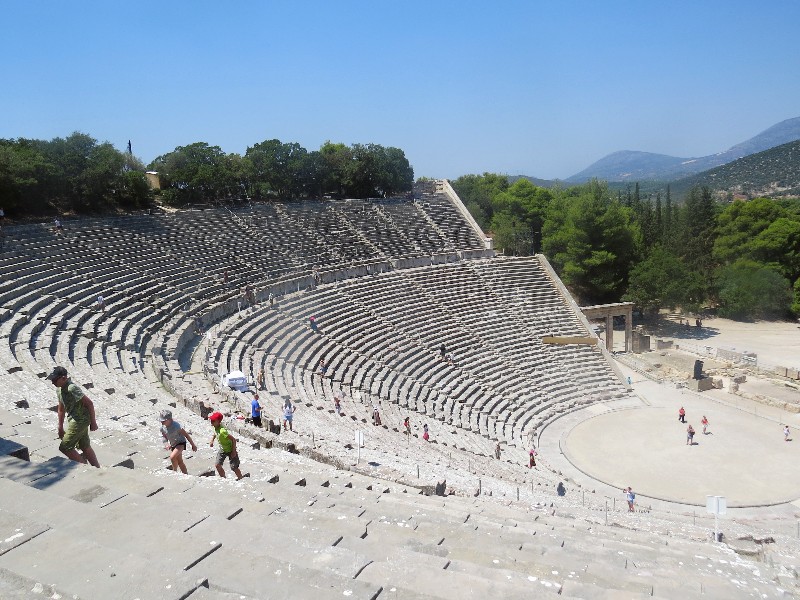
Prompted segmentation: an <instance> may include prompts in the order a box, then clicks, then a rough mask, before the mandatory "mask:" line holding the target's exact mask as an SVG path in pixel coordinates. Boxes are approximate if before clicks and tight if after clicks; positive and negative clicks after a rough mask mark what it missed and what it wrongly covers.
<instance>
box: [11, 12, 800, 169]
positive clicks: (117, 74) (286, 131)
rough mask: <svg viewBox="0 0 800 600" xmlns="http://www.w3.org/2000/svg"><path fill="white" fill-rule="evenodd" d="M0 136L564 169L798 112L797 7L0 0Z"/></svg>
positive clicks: (151, 148) (707, 144)
mask: <svg viewBox="0 0 800 600" xmlns="http://www.w3.org/2000/svg"><path fill="white" fill-rule="evenodd" d="M0 9H2V14H3V27H2V35H0V55H2V57H3V58H2V62H0V65H2V66H0V72H1V73H2V76H3V77H2V86H0V137H4V138H17V137H27V138H39V139H51V138H53V137H62V136H66V135H69V134H70V133H71V132H73V131H82V132H85V133H88V134H90V135H92V136H94V137H95V138H97V139H98V140H100V141H109V142H111V143H113V144H114V145H115V146H116V147H117V148H119V149H124V148H125V146H126V144H127V142H128V139H130V140H132V143H133V151H134V154H136V155H137V156H139V157H140V158H141V159H143V160H144V161H145V162H146V163H147V162H149V161H151V160H152V159H153V158H155V157H156V156H158V155H160V154H163V153H166V152H169V151H171V150H173V149H174V148H175V147H176V146H182V145H186V144H190V143H193V142H198V141H204V142H208V143H209V144H212V145H219V146H221V147H222V149H223V150H224V151H226V152H237V153H244V152H245V150H246V149H247V147H248V146H250V145H253V144H255V143H257V142H261V141H263V140H267V139H272V138H278V139H280V140H281V141H284V142H298V143H300V144H301V145H302V146H304V147H305V148H307V149H309V150H314V149H317V148H319V146H320V145H321V144H322V143H324V142H325V141H326V140H331V141H334V142H343V143H345V144H352V143H369V142H372V143H377V144H382V145H384V146H397V147H399V148H402V149H403V150H404V151H405V153H406V156H407V157H408V159H409V161H410V162H411V164H412V166H413V167H414V171H415V174H416V175H417V176H421V175H426V176H432V177H457V176H459V175H463V174H466V173H482V172H484V171H493V172H500V173H507V174H510V175H515V174H526V175H532V176H536V177H544V178H555V177H560V178H564V177H567V176H569V175H572V174H574V173H576V172H577V171H580V170H581V169H583V168H584V167H586V166H588V165H589V164H590V163H592V162H594V161H595V160H597V159H599V158H601V157H603V156H605V155H606V154H608V153H610V152H614V151H616V150H623V149H625V150H645V151H649V152H660V153H665V154H672V155H677V156H702V155H706V154H711V153H714V152H717V151H721V150H725V149H727V148H728V147H730V146H732V145H734V144H736V143H738V142H740V141H743V140H745V139H747V138H749V137H751V136H753V135H755V134H757V133H759V132H760V131H762V130H764V129H766V128H767V127H770V126H771V125H773V124H775V123H777V122H779V121H782V120H784V119H788V118H792V117H796V116H800V48H798V43H797V42H798V37H797V36H798V27H800V2H797V1H796V0H789V1H786V0H762V1H761V2H752V1H737V0H729V1H719V2H717V1H706V0H693V1H685V2H684V1H669V2H650V1H647V0H646V1H644V2H642V1H641V0H639V1H636V2H613V1H605V2H601V1H599V0H597V1H586V2H578V1H575V2H572V1H569V0H564V1H546V0H540V1H535V0H528V1H522V0H520V1H518V2H513V1H511V2H502V1H500V2H468V1H465V0H460V1H457V2H437V1H435V0H428V1H427V2H418V1H408V0H404V1H398V0H392V1H385V0H368V1H366V0H365V1H346V0H340V1H338V2H337V1H335V0H329V1H319V2H302V1H299V0H297V1H290V0H284V1H283V2H267V1H261V2H256V1H251V2H246V1H237V2H222V1H216V2H205V1H197V0H193V1H191V2H189V1H183V2H181V1H166V2H165V1H161V2H147V1H142V0H137V1H135V2H117V1H115V0H110V1H109V0H105V1H104V2H96V1H85V2H44V1H40V0H2V2H0Z"/></svg>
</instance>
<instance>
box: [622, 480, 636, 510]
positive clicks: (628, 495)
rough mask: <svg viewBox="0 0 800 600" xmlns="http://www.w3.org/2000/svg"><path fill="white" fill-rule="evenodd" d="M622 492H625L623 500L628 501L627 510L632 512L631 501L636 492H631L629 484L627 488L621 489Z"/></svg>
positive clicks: (634, 498)
mask: <svg viewBox="0 0 800 600" xmlns="http://www.w3.org/2000/svg"><path fill="white" fill-rule="evenodd" d="M622 491H623V493H624V494H625V500H627V501H628V512H634V510H633V503H634V501H635V500H636V494H634V493H633V490H632V489H631V486H628V489H627V490H626V489H625V488H623V489H622Z"/></svg>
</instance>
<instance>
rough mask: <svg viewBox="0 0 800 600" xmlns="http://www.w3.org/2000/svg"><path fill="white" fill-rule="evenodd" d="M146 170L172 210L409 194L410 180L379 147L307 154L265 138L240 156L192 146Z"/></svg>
mask: <svg viewBox="0 0 800 600" xmlns="http://www.w3.org/2000/svg"><path fill="white" fill-rule="evenodd" d="M149 168H150V169H151V170H153V171H157V172H158V173H159V176H160V179H161V187H162V190H161V197H162V199H163V200H164V201H165V202H166V203H168V204H171V205H175V206H181V205H184V204H187V203H192V202H210V201H218V200H225V199H230V198H242V197H248V198H254V199H258V200H263V199H269V198H278V199H282V200H291V199H295V198H304V197H319V196H322V195H324V194H334V195H337V196H340V197H348V198H370V197H382V196H391V195H396V194H401V193H403V192H407V191H410V190H411V186H412V184H413V181H414V170H413V169H412V168H411V165H410V164H409V162H408V159H406V156H405V153H404V152H403V151H402V150H400V149H399V148H392V147H389V148H386V147H383V146H380V145H378V144H353V145H352V146H345V145H344V144H334V143H331V142H326V143H324V144H323V145H322V147H321V148H320V149H319V150H314V151H312V152H309V151H307V150H306V149H305V148H303V147H302V146H301V145H300V144H297V143H285V142H281V141H280V140H265V141H263V142H260V143H258V144H254V145H253V146H250V147H249V148H247V151H246V152H245V154H244V156H242V155H239V154H225V153H224V152H223V151H222V149H221V148H220V147H219V146H209V145H208V144H206V143H205V142H197V143H194V144H190V145H188V146H180V147H178V148H175V150H173V151H172V152H169V153H167V154H164V155H163V156H159V157H158V158H156V159H155V160H154V161H153V162H152V163H150V165H149Z"/></svg>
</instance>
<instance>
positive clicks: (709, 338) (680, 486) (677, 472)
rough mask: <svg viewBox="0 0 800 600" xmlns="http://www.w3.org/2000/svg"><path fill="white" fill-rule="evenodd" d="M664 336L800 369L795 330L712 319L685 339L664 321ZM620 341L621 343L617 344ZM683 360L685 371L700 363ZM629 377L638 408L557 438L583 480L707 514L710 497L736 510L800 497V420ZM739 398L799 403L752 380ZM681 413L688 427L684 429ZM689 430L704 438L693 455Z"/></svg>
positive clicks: (586, 418) (592, 414) (722, 394)
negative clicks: (705, 426) (786, 429)
mask: <svg viewBox="0 0 800 600" xmlns="http://www.w3.org/2000/svg"><path fill="white" fill-rule="evenodd" d="M615 333H621V332H615ZM660 333H662V334H668V333H669V334H672V335H661V336H658V337H660V338H662V339H673V340H675V341H676V343H678V344H680V343H681V341H683V342H685V343H692V344H699V345H705V346H714V347H718V348H728V349H731V348H736V350H737V351H742V350H748V351H751V352H756V353H757V354H758V355H759V363H760V364H762V365H763V363H764V362H768V363H772V364H782V365H786V366H790V365H792V364H798V363H800V331H798V327H797V324H796V323H775V322H757V323H737V322H734V321H729V320H727V319H713V320H710V321H704V322H703V327H702V328H700V329H699V330H698V329H697V328H695V327H692V328H690V329H689V330H684V329H683V328H680V327H678V324H677V322H673V323H669V322H667V323H666V324H665V325H664V326H662V327H661V328H660ZM622 337H623V336H622V335H619V336H618V335H615V342H616V341H617V339H621V338H622ZM647 356H648V357H651V356H654V353H651V354H649V355H647ZM685 358H686V360H685V361H683V362H686V363H687V366H688V365H689V364H690V363H691V362H693V359H692V358H691V357H685ZM661 362H664V361H663V360H662V361H661ZM666 362H669V361H666ZM678 362H681V361H678ZM672 366H677V365H672ZM623 371H624V372H625V374H626V375H627V374H630V375H631V377H632V379H633V390H634V392H635V393H636V394H637V396H638V397H639V398H640V400H641V402H640V403H639V404H638V406H637V405H635V406H616V407H615V406H608V407H607V408H606V409H600V408H599V407H595V408H594V410H593V411H586V412H585V414H584V415H583V416H582V418H580V419H576V420H575V421H573V422H572V423H568V422H567V421H569V419H567V420H565V422H564V423H563V426H562V430H561V431H560V432H556V431H553V432H551V433H550V435H553V434H557V435H558V436H559V448H560V451H561V452H562V453H563V455H564V457H565V458H566V459H567V460H568V461H569V462H570V463H572V465H573V466H574V467H576V468H577V469H578V470H579V471H580V472H581V476H584V477H585V476H588V477H590V478H592V479H595V480H596V481H598V482H602V483H604V484H607V485H608V486H610V487H611V488H622V487H623V486H628V485H632V486H634V487H635V488H636V489H637V490H638V492H639V494H641V495H642V496H643V497H651V498H655V499H660V500H666V501H671V502H679V503H686V504H695V505H704V504H705V497H706V496H707V495H722V496H725V497H726V498H728V503H729V505H730V506H758V505H770V504H780V503H786V502H792V501H796V500H797V499H798V498H800V415H798V414H797V413H792V412H786V411H784V410H782V409H780V408H776V407H771V406H765V405H764V404H760V403H758V402H755V401H753V400H747V399H744V398H742V397H740V396H737V395H734V394H731V393H730V392H729V391H728V389H727V387H726V388H725V389H722V390H711V391H708V392H704V393H701V394H698V393H694V392H691V391H689V390H686V389H678V388H676V387H675V384H674V382H665V383H663V384H658V383H656V382H654V381H651V380H649V379H646V378H645V377H643V376H641V375H639V374H637V373H635V372H633V371H631V370H628V369H627V368H626V367H624V366H623ZM742 389H743V390H747V391H748V392H751V393H759V394H763V395H770V396H772V397H781V395H782V393H785V392H791V393H792V394H797V392H796V391H794V390H788V389H787V388H781V387H776V386H775V385H774V384H773V383H769V382H768V381H766V380H759V379H755V378H753V377H749V379H748V382H747V383H746V384H743V386H742ZM681 406H683V407H685V409H686V413H687V418H686V424H682V423H680V422H678V409H679V408H680V407H681ZM703 415H705V416H707V417H708V419H709V421H710V428H709V431H710V433H709V434H708V435H703V433H702V425H701V423H700V421H701V419H702V417H703ZM690 423H691V424H692V425H693V426H694V428H695V430H696V431H697V433H696V435H695V437H694V442H695V443H694V444H693V445H691V446H690V445H687V444H686V427H687V425H688V424H690ZM784 424H788V425H789V426H790V429H791V432H792V434H793V435H792V436H791V437H792V438H793V441H790V442H785V441H784V436H783V433H782V431H783V425H784Z"/></svg>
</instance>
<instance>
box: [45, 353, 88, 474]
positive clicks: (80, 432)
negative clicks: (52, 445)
mask: <svg viewBox="0 0 800 600" xmlns="http://www.w3.org/2000/svg"><path fill="white" fill-rule="evenodd" d="M47 379H48V380H49V381H50V383H52V384H53V385H54V386H55V387H56V388H57V390H56V396H57V398H58V439H60V440H61V444H59V446H58V449H59V451H60V452H61V453H62V454H63V455H64V456H66V457H67V458H69V459H70V460H74V461H75V462H79V463H81V464H86V463H87V462H88V463H89V464H90V465H92V466H93V467H99V466H100V463H99V462H98V460H97V455H96V454H95V453H94V450H93V449H92V445H91V442H90V441H89V432H90V431H97V420H96V419H95V414H94V403H93V402H92V401H91V400H90V399H89V397H88V396H87V395H86V394H84V393H83V390H82V389H81V388H79V387H78V386H77V385H75V384H74V383H72V381H71V380H70V378H69V377H68V376H67V370H66V369H65V368H64V367H55V368H54V369H53V372H52V373H50V375H48V376H47ZM65 416H66V417H67V427H66V429H64V417H65ZM76 448H80V452H78V450H76Z"/></svg>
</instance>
